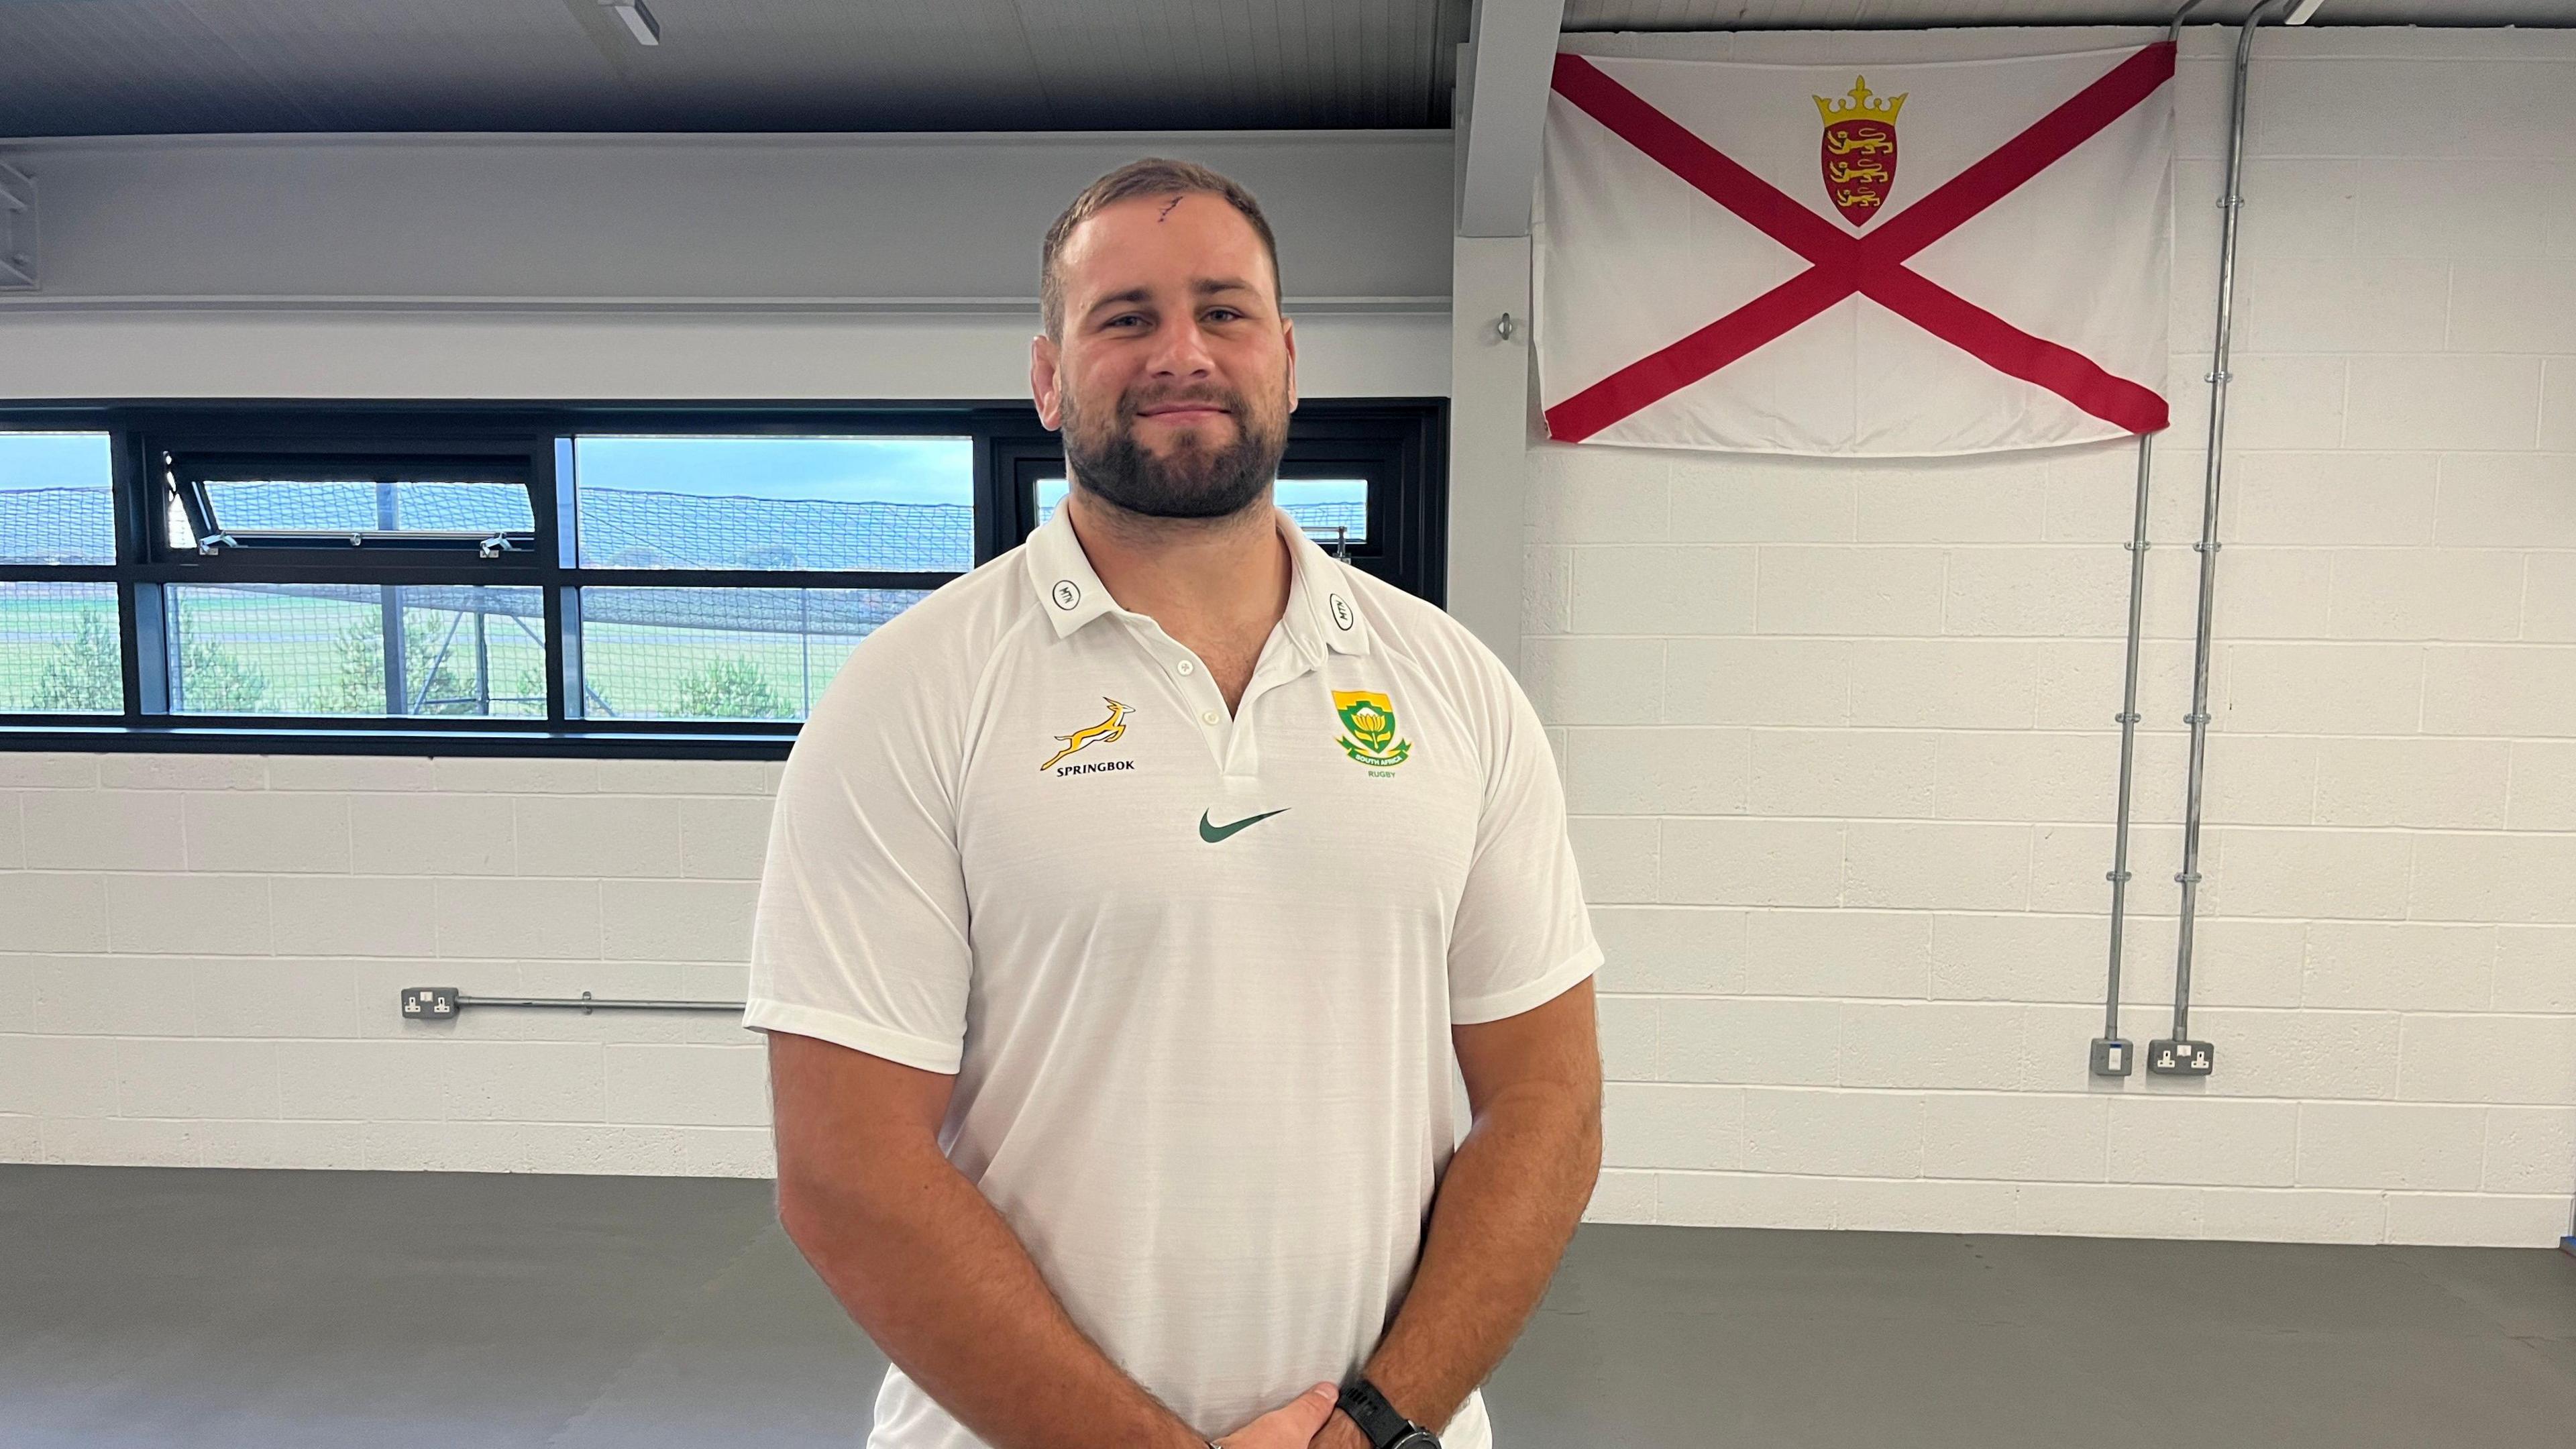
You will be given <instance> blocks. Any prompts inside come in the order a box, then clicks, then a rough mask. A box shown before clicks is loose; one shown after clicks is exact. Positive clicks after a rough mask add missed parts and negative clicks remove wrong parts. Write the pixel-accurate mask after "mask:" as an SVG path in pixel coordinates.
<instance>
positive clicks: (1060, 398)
mask: <svg viewBox="0 0 2576 1449" xmlns="http://www.w3.org/2000/svg"><path fill="white" fill-rule="evenodd" d="M1063 356H1064V350H1063V349H1062V348H1060V347H1058V346H1057V345H1056V342H1055V339H1054V338H1052V337H1049V336H1047V335H1046V334H1045V333H1043V332H1041V333H1039V334H1038V335H1037V336H1035V337H1032V338H1030V339H1029V397H1030V398H1031V399H1032V400H1034V401H1035V402H1036V403H1037V405H1038V422H1039V423H1040V424H1041V425H1043V426H1044V427H1045V428H1046V430H1047V431H1048V432H1054V431H1055V430H1056V429H1058V428H1059V427H1061V426H1063V419H1064V381H1063V377H1062V375H1061V374H1060V373H1059V372H1058V371H1057V364H1058V363H1059V362H1061V361H1062V360H1063Z"/></svg>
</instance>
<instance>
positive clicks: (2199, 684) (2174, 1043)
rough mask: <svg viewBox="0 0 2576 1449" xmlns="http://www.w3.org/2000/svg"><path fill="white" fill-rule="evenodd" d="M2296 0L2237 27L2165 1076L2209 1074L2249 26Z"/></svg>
mask: <svg viewBox="0 0 2576 1449" xmlns="http://www.w3.org/2000/svg"><path fill="white" fill-rule="evenodd" d="M2293 3H2295V0H2273V3H2258V4H2257V5H2255V6H2254V8H2253V9H2252V10H2250V11H2247V12H2246V15H2245V23H2244V24H2243V25H2242V26H2241V27H2240V28H2239V29H2238V30H2237V33H2236V88H2235V94H2234V97H2233V100H2232V103H2231V106H2230V109H2229V114H2228V121H2227V185H2226V189H2225V191H2224V192H2223V194H2221V195H2220V197H2219V199H2218V205H2219V209H2220V220H2219V232H2218V320H2217V325H2216V328H2215V334H2214V336H2213V338H2212V340H2211V344H2210V366H2209V454H2208V458H2207V460H2206V474H2205V476H2206V482H2205V486H2204V487H2203V490H2202V494H2201V504H2200V542H2198V543H2196V544H2193V545H2192V547H2193V548H2195V549H2198V550H2199V551H2200V619H2199V625H2198V627H2197V629H2196V630H2195V631H2194V639H2193V645H2192V666H2191V713H2189V714H2187V715H2185V716H2183V719H2184V721H2185V722H2186V723H2188V724H2189V725H2190V726H2191V768H2190V773H2189V775H2188V776H2187V777H2186V783H2185V785H2184V787H2183V826H2182V869H2181V870H2179V871H2177V872H2175V874H2174V880H2175V881H2177V882H2178V883H2180V885H2181V886H2182V906H2181V919H2180V922H2179V925H2178V928H2177V932H2176V936H2175V945H2174V1014H2173V1034H2172V1035H2171V1036H2168V1037H2163V1038H2160V1039H2158V1040H2155V1041H2151V1042H2149V1043H2147V1070H2149V1071H2151V1072H2156V1073H2160V1074H2162V1075H2166V1076H2188V1077H2203V1076H2207V1075H2209V1071H2210V1068H2211V1067H2212V1065H2213V1064H2214V1063H2215V1060H2216V1053H2215V1050H2214V1049H2213V1048H2212V1047H2211V1045H2210V1044H2209V1043H2208V1042H2205V1041H2194V1040H2192V1037H2191V946H2192V916H2193V911H2194V908H2195V907H2196V905H2197V903H2198V899H2199V894H2200V796H2201V775H2202V767H2203V762H2204V760H2205V759H2206V757H2207V754H2208V748H2209V635H2210V615H2211V609H2212V606H2213V604H2214V602H2215V599H2216V590H2217V584H2218V485H2219V480H2220V477H2221V474H2222V472H2223V470H2224V465H2225V462H2226V454H2225V443H2226V437H2227V384H2228V380H2229V374H2228V369H2227V347H2228V340H2229V335H2230V330H2231V327H2232V324H2233V323H2234V321H2235V303H2236V223H2237V214H2238V212H2239V211H2241V210H2242V209H2243V208H2244V205H2245V192H2244V179H2245V91H2246V79H2247V76H2248V75H2249V73H2250V72H2251V70H2252V68H2253V60H2254V31H2255V29H2256V28H2257V27H2258V26H2260V25H2261V24H2262V23H2263V21H2264V19H2265V18H2266V17H2267V16H2269V15H2273V14H2276V13H2279V12H2283V11H2286V10H2287V9H2288V8H2289V6H2290V5H2291V4H2293Z"/></svg>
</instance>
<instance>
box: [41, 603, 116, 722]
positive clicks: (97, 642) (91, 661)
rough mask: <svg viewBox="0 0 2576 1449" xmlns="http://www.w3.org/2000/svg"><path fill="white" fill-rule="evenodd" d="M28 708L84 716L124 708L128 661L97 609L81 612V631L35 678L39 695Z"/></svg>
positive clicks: (56, 651) (73, 636) (66, 642)
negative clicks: (126, 665) (68, 712)
mask: <svg viewBox="0 0 2576 1449" xmlns="http://www.w3.org/2000/svg"><path fill="white" fill-rule="evenodd" d="M27 707H28V708H29V709H33V710H39V711H53V710H63V711H70V712H78V713H83V714H114V713H116V712H118V711H119V710H122V709H124V708H125V660H124V657H123V655H122V654H121V653H120V651H119V650H118V648H117V643H116V630H115V629H114V628H113V627H112V626H111V625H109V623H108V622H107V617H106V616H105V615H104V614H101V613H100V612H98V611H97V610H95V609H84V610H82V611H81V616H80V628H79V629H78V631H77V632H75V633H74V634H73V635H72V637H71V638H69V639H67V640H65V641H64V642H63V645H62V647H61V648H59V649H56V650H55V651H54V654H53V657H52V658H50V659H47V660H46V661H45V667H44V669H43V670H42V671H41V672H39V673H38V674H37V675H36V692H35V695H34V696H33V697H32V698H31V699H29V701H28V703H27Z"/></svg>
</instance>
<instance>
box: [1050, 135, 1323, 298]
mask: <svg viewBox="0 0 2576 1449" xmlns="http://www.w3.org/2000/svg"><path fill="white" fill-rule="evenodd" d="M1193 192H1203V193H1205V194H1207V195H1209V196H1221V197H1224V198H1225V200H1226V204H1227V205H1229V206H1232V207H1233V208H1234V209H1235V210H1237V211H1239V212H1242V213H1243V219H1244V220H1246V221H1248V222H1251V223H1252V229H1253V231H1254V232H1255V233H1257V234H1258V235H1259V236H1260V238H1261V249H1262V250H1263V251H1265V252H1268V253H1269V254H1270V286H1271V297H1272V300H1273V301H1274V302H1275V301H1276V300H1278V293H1279V239H1278V238H1277V237H1274V236H1272V235H1271V234H1270V222H1269V219H1268V218H1266V217H1264V216H1263V215H1262V214H1261V203H1260V202H1258V201H1255V200H1253V199H1252V193H1251V192H1249V191H1246V190H1244V189H1243V187H1242V185H1241V184H1240V183H1238V182H1236V181H1234V180H1233V179H1232V178H1230V177H1226V176H1221V175H1219V174H1217V173H1216V172H1214V171H1211V170H1209V169H1208V168H1206V167H1204V166H1201V165H1198V164H1196V163H1195V162H1190V161H1174V160H1172V159H1170V158H1168V157H1164V156H1148V157H1145V158H1144V159H1143V160H1141V161H1130V162H1128V163H1127V164H1126V165H1124V166H1121V167H1119V168H1118V169H1117V170H1115V171H1112V172H1110V173H1109V174H1108V175H1106V176H1103V177H1101V178H1100V179H1099V180H1097V181H1094V182H1093V183H1091V184H1090V185H1089V186H1086V187H1084V188H1083V189H1082V194H1081V195H1080V196H1077V197H1075V198H1074V199H1073V204H1072V205H1071V206H1068V207H1066V208H1065V209H1064V215H1062V216H1059V217H1057V218H1056V219H1055V225H1053V226H1051V227H1048V228H1047V234H1046V246H1045V247H1044V249H1043V250H1042V251H1041V252H1040V253H1039V258H1038V313H1039V315H1040V317H1041V318H1043V319H1044V321H1045V324H1046V335H1047V336H1049V337H1062V336H1063V335H1064V282H1063V280H1062V279H1061V278H1059V277H1058V276H1057V275H1056V268H1055V262H1056V256H1057V254H1058V253H1060V252H1062V251H1063V250H1064V241H1065V238H1066V237H1069V236H1071V235H1073V229H1074V228H1075V227H1077V226H1080V225H1082V224H1083V223H1084V222H1086V221H1088V220H1090V219H1091V218H1092V216H1093V215H1094V214H1096V213H1098V212H1099V211H1100V209H1101V208H1103V207H1105V206H1109V205H1111V204H1113V203H1116V202H1121V201H1125V200H1127V199H1128V198H1129V197H1132V196H1173V195H1188V194H1191V193H1193Z"/></svg>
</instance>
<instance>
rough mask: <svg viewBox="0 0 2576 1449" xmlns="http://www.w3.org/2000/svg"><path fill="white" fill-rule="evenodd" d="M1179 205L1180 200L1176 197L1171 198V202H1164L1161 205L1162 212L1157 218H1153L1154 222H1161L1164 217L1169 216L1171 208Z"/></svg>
mask: <svg viewBox="0 0 2576 1449" xmlns="http://www.w3.org/2000/svg"><path fill="white" fill-rule="evenodd" d="M1180 204H1181V198H1180V197H1177V196H1175V197H1173V198H1172V199H1171V200H1169V201H1166V202H1164V203H1163V210H1162V212H1161V214H1160V215H1157V216H1156V217H1155V218H1154V220H1156V221H1161V220H1163V219H1164V218H1165V217H1168V216H1170V215H1171V214H1172V208H1173V207H1175V206H1178V205H1180Z"/></svg>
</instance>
